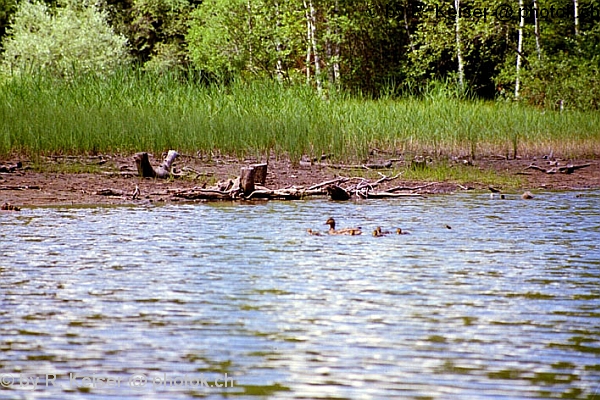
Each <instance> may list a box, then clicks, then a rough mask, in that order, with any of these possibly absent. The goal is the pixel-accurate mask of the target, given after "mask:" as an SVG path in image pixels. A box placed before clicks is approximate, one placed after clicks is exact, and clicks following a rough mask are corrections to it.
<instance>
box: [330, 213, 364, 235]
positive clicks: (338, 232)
mask: <svg viewBox="0 0 600 400" xmlns="http://www.w3.org/2000/svg"><path fill="white" fill-rule="evenodd" d="M325 225H329V231H328V232H327V233H329V234H330V235H352V236H354V235H360V234H362V231H361V230H360V228H343V229H338V230H336V229H335V220H334V219H333V218H331V217H330V218H329V219H328V220H327V221H326V222H325Z"/></svg>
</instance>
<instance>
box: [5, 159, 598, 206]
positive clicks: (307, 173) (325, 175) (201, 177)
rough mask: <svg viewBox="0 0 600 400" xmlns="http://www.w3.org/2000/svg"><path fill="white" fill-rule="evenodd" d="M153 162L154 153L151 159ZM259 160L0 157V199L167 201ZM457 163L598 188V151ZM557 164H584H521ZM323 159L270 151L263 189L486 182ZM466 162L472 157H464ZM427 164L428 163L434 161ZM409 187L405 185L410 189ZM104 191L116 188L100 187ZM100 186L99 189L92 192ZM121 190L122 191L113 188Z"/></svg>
mask: <svg viewBox="0 0 600 400" xmlns="http://www.w3.org/2000/svg"><path fill="white" fill-rule="evenodd" d="M151 161H152V163H153V164H154V165H157V164H158V163H159V162H160V160H158V159H156V158H152V159H151ZM261 161H262V162H264V160H256V159H245V160H238V159H235V158H230V157H212V158H211V159H210V160H206V159H204V160H203V159H200V158H198V157H196V156H186V155H182V156H181V157H180V158H179V159H178V160H177V161H176V163H175V171H177V172H179V173H181V174H182V175H184V176H182V177H178V178H174V179H168V180H159V179H150V178H140V177H138V176H137V171H136V169H135V165H134V162H133V158H132V155H126V156H122V155H100V156H80V157H74V156H65V157H60V156H54V157H45V158H42V159H41V161H40V160H38V161H35V162H32V161H31V160H28V159H24V158H19V157H13V158H10V159H0V166H5V167H7V166H11V165H12V166H15V165H17V162H21V166H20V168H14V169H12V170H7V169H6V168H4V169H0V171H4V172H0V203H4V202H8V203H11V204H14V205H16V206H19V207H30V206H46V205H93V204H144V203H175V202H183V201H185V200H183V199H179V198H177V197H174V196H173V195H172V193H173V192H176V191H177V190H183V189H190V188H193V187H202V186H207V187H210V186H211V185H214V184H215V183H216V182H218V181H223V180H227V179H232V178H235V177H236V176H238V175H239V172H240V168H241V167H243V166H247V165H249V164H252V163H256V162H261ZM369 162H375V163H378V162H379V163H382V164H386V163H388V164H389V159H386V158H385V157H384V158H378V159H375V160H369ZM455 162H456V163H457V164H463V166H464V165H468V166H467V168H478V169H480V170H492V171H494V172H496V173H497V174H501V175H504V176H518V177H519V178H520V181H521V182H522V183H521V184H520V185H519V187H507V188H502V187H501V188H500V189H502V190H503V191H506V192H508V193H513V192H514V193H518V192H520V191H521V192H522V191H524V190H529V191H533V192H534V193H535V191H538V190H587V189H599V188H600V161H599V160H598V159H579V160H547V159H544V158H543V157H541V156H540V157H529V158H518V159H514V160H507V159H503V158H499V157H489V158H483V159H478V160H475V161H473V162H472V163H471V162H469V164H467V160H456V161H455ZM556 162H558V165H559V166H561V165H563V166H564V165H568V164H569V163H571V164H574V165H584V164H590V165H589V166H587V167H585V168H582V169H578V170H576V171H574V172H572V173H558V172H557V173H551V174H548V173H545V172H543V171H540V170H537V169H532V168H528V167H529V166H530V165H531V164H534V165H536V166H539V167H541V168H543V169H546V170H548V169H551V168H552V167H554V166H556ZM327 163H328V161H327V160H325V161H324V162H322V161H321V160H319V161H318V162H302V163H300V164H294V163H291V162H290V161H289V160H286V159H275V158H273V159H270V160H269V170H268V174H267V180H266V184H265V186H266V187H267V188H270V189H283V188H290V187H297V188H300V187H303V188H308V187H310V186H312V185H315V184H318V183H321V182H324V181H327V180H331V179H334V178H336V177H339V176H345V177H357V178H361V177H362V178H364V179H368V180H370V181H376V180H377V178H378V177H380V176H382V175H385V176H388V177H392V176H396V175H398V174H399V176H398V177H397V178H395V179H393V180H391V181H387V182H383V183H381V185H379V186H378V188H377V190H380V191H385V190H387V189H389V188H392V187H394V188H397V187H402V188H403V190H402V192H407V193H408V192H412V193H420V194H447V193H454V192H460V191H464V190H485V191H487V190H488V186H489V184H487V183H483V182H436V181H432V180H426V181H425V180H410V179H405V178H403V173H402V171H403V170H405V169H406V168H407V167H408V165H407V163H406V162H404V161H403V160H398V159H395V160H394V162H393V165H392V168H387V169H377V170H374V169H373V170H370V169H367V168H364V167H362V166H361V165H348V166H344V165H339V164H336V165H333V164H330V165H327ZM470 164H472V165H470ZM434 167H435V166H433V168H434ZM136 186H137V187H138V188H139V190H140V196H139V198H136V199H133V198H132V195H133V193H134V191H135V188H136ZM410 189H413V190H410ZM107 190H108V193H110V191H112V193H114V194H117V195H114V194H113V195H110V194H108V195H107V194H106V193H107ZM100 193H104V194H100ZM118 193H122V195H118Z"/></svg>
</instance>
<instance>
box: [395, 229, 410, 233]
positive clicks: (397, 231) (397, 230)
mask: <svg viewBox="0 0 600 400" xmlns="http://www.w3.org/2000/svg"><path fill="white" fill-rule="evenodd" d="M396 234H398V235H410V232H409V231H403V230H402V228H398V229H396Z"/></svg>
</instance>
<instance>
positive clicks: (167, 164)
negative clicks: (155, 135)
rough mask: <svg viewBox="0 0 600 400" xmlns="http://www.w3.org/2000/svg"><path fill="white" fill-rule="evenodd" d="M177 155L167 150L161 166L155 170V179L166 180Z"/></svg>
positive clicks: (173, 151)
mask: <svg viewBox="0 0 600 400" xmlns="http://www.w3.org/2000/svg"><path fill="white" fill-rule="evenodd" d="M178 155H179V153H178V152H176V151H175V150H169V153H168V154H167V157H166V158H165V160H164V161H163V163H162V164H161V165H159V166H158V168H156V177H157V178H161V179H167V178H168V177H169V176H171V165H172V164H173V162H174V161H175V159H176V158H177V156H178Z"/></svg>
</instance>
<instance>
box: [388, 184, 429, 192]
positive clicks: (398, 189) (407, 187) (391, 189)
mask: <svg viewBox="0 0 600 400" xmlns="http://www.w3.org/2000/svg"><path fill="white" fill-rule="evenodd" d="M436 183H437V182H430V183H427V184H425V185H421V186H413V187H409V186H396V187H393V188H390V189H388V190H386V192H388V193H392V192H399V191H401V190H421V189H425V188H426V187H429V186H433V185H435V184H436Z"/></svg>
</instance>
